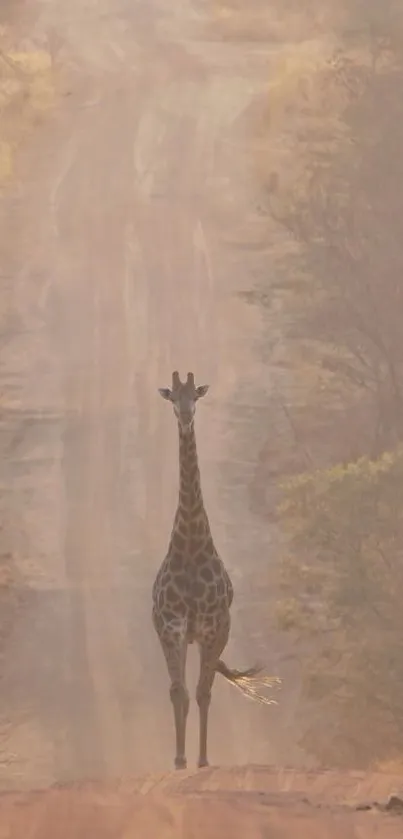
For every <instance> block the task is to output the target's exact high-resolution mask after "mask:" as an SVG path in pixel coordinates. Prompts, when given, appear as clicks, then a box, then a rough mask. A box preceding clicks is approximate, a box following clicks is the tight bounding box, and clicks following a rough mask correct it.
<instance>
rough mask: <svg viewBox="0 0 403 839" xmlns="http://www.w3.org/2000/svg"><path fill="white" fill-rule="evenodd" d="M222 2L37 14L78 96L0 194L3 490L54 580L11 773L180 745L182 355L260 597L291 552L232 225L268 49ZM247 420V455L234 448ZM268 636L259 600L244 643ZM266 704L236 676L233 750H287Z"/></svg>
mask: <svg viewBox="0 0 403 839" xmlns="http://www.w3.org/2000/svg"><path fill="white" fill-rule="evenodd" d="M206 21H207V12H206V10H203V9H202V8H201V7H200V4H198V3H196V2H195V3H194V5H193V6H192V5H191V4H189V3H188V2H186V0H177V2H176V3H175V4H172V3H170V2H168V1H167V0H159V2H157V0H154V2H152V0H147V2H143V3H141V2H137V3H136V2H130V3H128V2H124V0H120V2H116V0H94V2H91V3H85V4H83V3H82V2H81V0H71V2H69V3H65V2H64V1H63V0H54V2H52V3H49V2H45V0H36V2H33V3H31V4H28V6H27V10H26V18H24V17H21V29H22V30H23V31H24V27H25V29H26V34H27V35H29V37H30V38H33V39H34V40H35V39H36V41H37V43H38V44H42V43H43V42H44V43H45V45H46V44H47V43H48V39H49V37H50V41H51V44H52V45H53V47H52V48H54V50H55V67H56V71H57V75H58V79H59V85H60V104H59V107H58V109H57V112H56V114H55V115H54V117H53V118H52V119H51V120H50V121H49V122H48V123H47V124H46V125H45V126H43V127H42V128H38V130H37V133H36V135H35V137H34V138H33V139H32V140H31V141H30V143H28V144H27V146H26V149H25V151H24V153H23V154H22V155H21V159H20V162H19V168H18V180H17V181H16V182H15V183H14V184H13V185H12V187H10V189H9V191H8V193H6V194H5V195H4V197H3V199H2V204H1V213H2V221H3V229H4V230H5V237H4V238H5V242H6V243H7V248H6V258H7V265H6V268H7V271H8V273H9V276H10V277H12V291H11V292H10V293H11V296H12V308H13V313H14V325H15V330H14V333H13V334H12V335H11V336H10V337H9V338H8V340H7V342H6V343H5V346H4V347H3V355H2V370H3V374H2V384H3V392H4V394H5V404H4V412H3V424H2V438H1V440H2V446H3V456H5V458H6V466H5V472H4V474H3V484H2V505H3V516H4V520H5V521H6V523H7V533H8V539H9V542H10V544H12V545H13V548H14V549H16V550H17V553H18V554H19V556H20V557H21V558H22V560H21V561H23V562H24V563H25V568H26V570H27V572H28V575H29V579H30V583H31V586H32V595H31V602H30V605H29V608H27V609H26V610H25V611H24V613H22V614H21V617H20V619H19V621H17V622H16V625H15V628H14V632H13V635H12V637H11V638H10V641H9V645H8V649H7V651H6V658H5V661H4V672H3V684H2V700H1V710H2V712H3V714H5V715H6V716H8V717H10V714H11V719H12V723H13V725H12V730H11V733H10V738H9V743H8V751H7V754H6V756H5V761H4V766H3V767H0V770H1V784H2V785H3V786H6V787H7V786H8V787H9V786H11V787H12V786H14V785H17V786H21V785H24V786H28V787H29V786H31V785H33V784H35V785H38V784H39V785H46V784H47V783H49V782H52V781H53V780H55V779H57V780H70V779H73V780H76V779H77V778H88V777H105V776H110V777H116V776H121V775H124V774H126V773H133V772H135V771H150V770H165V769H166V768H167V766H168V765H170V762H171V759H172V727H171V709H170V705H169V701H168V685H167V677H166V673H165V666H164V663H163V661H162V658H161V653H160V650H159V647H158V644H157V641H156V638H155V637H154V634H153V631H152V628H151V624H150V615H149V590H150V584H151V581H152V578H153V576H154V574H155V571H156V568H157V565H158V563H159V562H160V561H161V559H162V557H163V553H164V549H165V547H166V543H167V538H168V533H169V527H170V522H171V517H172V513H173V508H174V503H175V493H176V482H177V476H176V473H177V465H176V445H177V443H176V439H175V427H174V422H173V420H172V417H171V416H170V415H169V413H168V412H167V411H166V406H165V405H164V404H162V402H161V400H159V399H158V396H157V394H156V388H157V387H158V386H160V385H161V384H164V383H165V382H166V381H167V380H168V379H169V376H170V373H171V370H172V369H173V368H174V367H178V368H179V369H180V370H183V371H185V372H186V370H187V369H194V370H195V372H196V375H197V377H198V378H199V380H200V381H201V380H203V381H208V382H209V383H210V385H211V398H210V399H209V401H208V404H207V405H206V407H205V408H204V407H203V410H202V411H201V412H200V415H199V417H198V419H199V424H198V428H199V440H200V453H201V461H202V464H203V473H204V475H203V482H204V488H205V495H206V500H207V505H208V508H209V511H210V516H211V519H212V523H213V527H214V531H215V534H216V538H217V542H218V544H219V546H220V549H221V550H222V552H223V554H224V555H225V560H226V562H227V563H228V565H229V567H230V569H231V570H232V572H233V574H234V578H235V581H236V583H237V591H238V601H237V603H238V610H241V607H242V603H243V602H246V601H247V597H248V589H247V574H244V570H245V566H249V567H251V566H253V564H254V565H255V566H256V564H257V563H259V562H261V563H265V562H266V561H267V557H268V556H269V548H270V539H271V535H270V532H269V531H268V529H267V527H266V526H265V525H262V524H261V523H260V524H259V523H258V522H256V521H255V520H254V519H253V517H252V516H251V514H249V512H248V499H247V492H246V489H245V487H246V482H247V479H248V475H249V474H250V469H251V466H253V457H254V456H255V450H254V449H253V447H252V442H251V441H252V439H253V443H254V444H258V441H257V440H256V438H253V437H252V434H251V432H250V421H251V419H250V414H251V410H252V408H253V400H255V402H256V400H258V399H259V393H260V392H263V393H264V392H265V390H267V387H268V381H269V373H268V371H267V370H265V368H263V367H262V366H261V364H260V362H259V361H258V360H257V358H256V357H255V355H254V350H253V343H254V340H255V338H256V335H257V332H258V329H259V324H258V322H257V320H256V317H257V315H256V313H255V312H254V311H253V310H252V309H250V308H248V307H247V306H246V304H244V303H242V301H240V300H239V299H238V298H237V297H236V296H235V295H236V292H237V290H238V289H240V288H244V287H245V276H244V271H245V264H246V263H245V261H244V260H243V258H242V254H241V252H239V251H238V250H236V249H234V248H233V247H232V246H231V244H230V243H231V241H235V240H236V237H237V230H238V229H239V228H240V227H242V224H243V214H244V212H245V208H246V207H247V206H248V202H249V198H250V195H249V192H250V187H249V186H248V183H247V178H246V176H245V175H242V172H241V170H240V167H239V149H240V148H241V147H242V143H243V142H244V138H243V137H242V132H241V129H240V128H239V125H238V124H237V121H236V120H237V117H238V115H239V113H241V112H242V109H243V108H244V106H245V105H246V104H247V103H248V101H249V100H250V98H251V97H252V96H253V95H254V93H255V92H256V91H258V90H259V89H260V88H261V87H262V85H263V84H264V82H265V74H266V72H267V55H266V56H265V55H264V54H262V48H261V45H260V46H259V45H258V46H257V47H256V48H255V47H254V46H253V45H245V44H244V45H242V46H240V47H239V48H237V47H234V46H233V45H225V44H222V43H220V42H216V43H214V42H211V41H210V40H209V39H208V37H207V36H206V31H205V23H206ZM259 388H260V390H259ZM256 394H257V396H256ZM256 409H257V408H256ZM262 410H264V404H263V406H262ZM238 434H240V435H241V436H242V435H243V438H245V439H247V440H249V443H248V445H247V447H246V448H247V451H248V456H247V460H246V462H245V463H242V462H239V463H236V462H235V461H234V460H233V454H232V452H233V448H231V445H230V444H231V442H232V440H233V439H235V438H236V436H237V435H238ZM225 469H226V470H227V472H225ZM226 474H227V478H225V475H226ZM223 476H224V477H223ZM240 523H241V526H239V525H240ZM235 524H236V527H235ZM242 598H244V601H243V600H242ZM234 613H235V617H236V616H237V613H236V611H235V610H234ZM256 652H257V650H256V641H255V640H254V639H253V638H251V637H249V636H248V633H247V632H246V631H245V624H243V623H242V617H241V612H240V611H238V624H237V621H236V620H235V626H234V634H233V639H232V644H231V646H230V648H229V656H230V657H231V658H232V660H234V659H235V658H236V659H237V661H240V660H242V661H245V659H246V658H250V657H251V656H253V658H254V657H255V655H256ZM273 661H274V659H273ZM270 663H271V662H270V661H269V665H270ZM261 720H262V717H261V711H260V709H259V708H256V707H255V706H251V705H250V704H248V703H246V704H245V702H243V700H242V698H239V697H238V696H237V695H234V692H233V691H231V689H230V688H227V687H226V686H225V685H223V684H219V685H218V684H217V689H216V692H215V697H214V712H213V715H212V744H213V746H212V756H213V759H216V760H219V761H220V762H222V761H225V762H231V763H233V762H235V763H237V762H242V761H245V760H248V759H251V760H255V761H256V760H257V761H261V760H273V759H276V758H277V756H278V755H277V754H276V748H279V749H280V750H281V752H282V755H281V757H282V758H284V756H285V758H286V759H287V758H288V759H289V758H290V755H289V754H287V746H286V740H285V739H284V737H283V739H282V737H281V736H278V740H277V746H276V742H275V733H274V732H273V745H272V746H270V747H268V746H267V740H265V741H263V740H262V737H261V736H260V735H259V736H256V733H257V732H260V728H259V726H260V725H261ZM265 725H267V721H265ZM274 728H277V729H278V726H274ZM192 729H194V726H192V724H191V725H190V738H189V739H190V743H189V753H190V756H191V754H192V750H193V752H194V751H195V743H194V735H192ZM287 731H288V732H290V731H291V728H290V726H289V725H288V726H287ZM10 762H11V766H10Z"/></svg>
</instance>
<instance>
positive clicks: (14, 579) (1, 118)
mask: <svg viewBox="0 0 403 839" xmlns="http://www.w3.org/2000/svg"><path fill="white" fill-rule="evenodd" d="M9 5H10V4H5V6H4V8H2V10H1V12H2V18H3V19H4V16H5V13H6V11H7V9H8V6H9ZM0 24H1V21H0ZM54 95H55V87H54V74H53V68H52V62H51V58H50V55H49V53H47V52H46V51H43V50H40V49H37V48H36V47H35V46H34V45H29V44H27V43H26V42H25V43H24V46H23V47H21V46H19V45H18V44H17V43H16V42H15V39H14V37H13V33H12V31H11V29H10V28H7V27H6V26H5V25H4V26H1V25H0V190H1V189H4V188H5V187H6V186H7V183H8V182H9V179H10V176H11V175H12V174H13V172H14V164H15V155H16V152H17V150H18V148H19V147H20V145H21V143H22V142H23V141H24V139H25V137H26V136H27V135H28V133H30V132H32V131H33V130H34V128H35V127H36V125H37V124H38V122H39V121H41V119H42V118H43V115H44V114H45V113H46V112H47V111H48V110H49V108H50V107H51V106H52V104H53V101H54ZM2 282H3V293H2V295H1V301H0V325H1V327H2V329H5V330H7V329H9V328H10V324H9V322H8V320H9V316H10V311H9V305H8V302H9V298H10V289H9V283H8V278H7V277H3V278H2ZM2 454H3V457H4V456H7V452H4V447H3V451H2ZM6 489H7V488H6V487H2V488H0V494H1V492H3V491H4V490H6ZM5 532H6V523H5V522H4V520H3V521H2V527H1V529H0V613H1V620H0V653H1V649H2V647H3V645H4V641H5V639H6V637H7V635H8V633H9V632H10V629H11V627H12V625H13V621H14V618H15V614H16V610H17V608H18V606H19V605H21V603H22V601H23V600H24V597H25V591H26V587H25V583H24V579H23V575H22V573H21V570H20V568H19V564H18V557H16V556H15V554H14V552H13V546H10V545H7V544H6V542H5V538H4V533H5Z"/></svg>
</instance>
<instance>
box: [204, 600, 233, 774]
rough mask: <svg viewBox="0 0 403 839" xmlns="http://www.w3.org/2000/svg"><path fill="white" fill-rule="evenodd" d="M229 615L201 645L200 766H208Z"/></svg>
mask: <svg viewBox="0 0 403 839" xmlns="http://www.w3.org/2000/svg"><path fill="white" fill-rule="evenodd" d="M229 626H230V619H229V614H228V615H226V616H225V619H223V620H222V621H221V624H220V626H219V629H218V631H217V634H216V635H215V637H214V638H211V639H206V641H205V642H204V643H201V644H200V678H199V682H198V685H197V689H196V700H197V704H198V706H199V760H198V766H199V767H200V768H202V767H203V766H208V765H209V764H208V759H207V729H208V715H209V708H210V703H211V690H212V687H213V683H214V679H215V675H216V665H217V661H218V659H219V657H220V655H221V653H222V651H223V649H224V648H225V646H226V644H227V641H228V636H229Z"/></svg>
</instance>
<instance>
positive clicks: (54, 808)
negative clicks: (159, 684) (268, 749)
mask: <svg viewBox="0 0 403 839" xmlns="http://www.w3.org/2000/svg"><path fill="white" fill-rule="evenodd" d="M398 782H399V779H398V778H394V777H391V776H387V775H384V776H382V775H376V774H372V775H370V774H369V775H367V776H365V775H363V774H360V773H350V774H348V773H346V774H344V775H341V774H338V773H337V772H323V773H298V772H295V771H290V770H289V771H287V770H283V771H281V772H274V771H272V772H270V771H269V770H268V769H267V768H265V767H259V766H249V767H248V768H242V767H239V768H238V769H234V768H233V769H228V770H223V769H208V770H202V771H200V772H197V773H192V772H188V773H182V772H180V773H176V774H175V773H172V774H171V775H168V776H164V775H160V776H158V775H153V776H148V777H143V778H138V779H137V780H132V781H125V782H120V783H115V784H109V785H108V784H96V785H95V784H85V785H83V786H79V785H75V786H72V787H66V788H64V789H53V790H47V791H43V792H39V793H26V794H25V795H24V794H14V795H13V794H6V795H3V796H2V797H1V799H0V819H1V826H2V835H4V836H5V837H7V839H21V837H23V836H27V835H29V836H31V837H32V838H33V839H52V837H53V836H55V835H57V836H60V837H61V839H76V837H83V839H84V837H87V836H97V837H99V839H112V837H114V838H115V837H116V839H137V837H140V836H141V837H142V839H152V837H154V836H158V837H161V839H177V837H178V839H190V837H192V839H204V837H206V836H208V837H211V839H220V837H222V836H231V837H234V839H243V837H244V836H250V837H252V839H280V837H281V839H294V837H298V839H324V838H325V837H326V839H342V837H349V839H375V837H379V836H382V839H398V837H400V836H401V832H402V814H401V813H400V814H399V813H398V812H397V811H396V810H392V811H388V810H385V809H384V807H385V805H387V804H388V801H391V794H390V793H391V789H393V787H394V786H395V785H396V783H398ZM395 800H396V801H397V803H398V800H399V799H398V796H397V798H396V799H395ZM371 802H377V803H376V804H375V806H371Z"/></svg>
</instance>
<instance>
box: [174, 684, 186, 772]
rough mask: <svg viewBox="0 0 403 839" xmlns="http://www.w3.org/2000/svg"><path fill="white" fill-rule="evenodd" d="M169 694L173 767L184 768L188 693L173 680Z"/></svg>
mask: <svg viewBox="0 0 403 839" xmlns="http://www.w3.org/2000/svg"><path fill="white" fill-rule="evenodd" d="M170 696H171V702H172V705H173V709H174V718H175V733H176V756H175V769H186V767H187V760H186V754H185V751H186V721H187V715H188V711H189V694H188V692H187V689H186V687H185V685H183V684H180V683H178V682H173V683H172V685H171V689H170Z"/></svg>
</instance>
